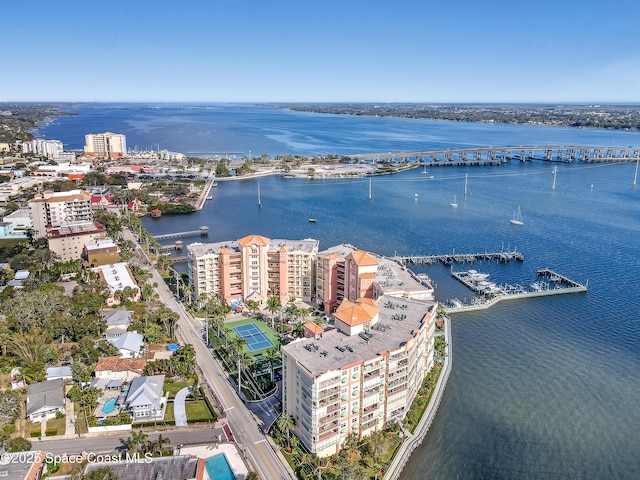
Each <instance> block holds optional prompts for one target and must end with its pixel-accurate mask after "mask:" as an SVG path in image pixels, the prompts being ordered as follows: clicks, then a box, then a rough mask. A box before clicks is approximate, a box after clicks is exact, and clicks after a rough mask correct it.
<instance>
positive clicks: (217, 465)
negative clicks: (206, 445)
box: [204, 453, 236, 480]
mask: <svg viewBox="0 0 640 480" xmlns="http://www.w3.org/2000/svg"><path fill="white" fill-rule="evenodd" d="M204 468H205V470H206V471H207V474H208V475H209V478H210V479H211V480H235V478H236V476H235V475H234V474H233V471H232V470H231V467H230V466H229V462H228V461H227V457H226V455H225V454H224V453H219V454H218V455H216V456H215V457H211V458H209V459H207V461H206V462H204Z"/></svg>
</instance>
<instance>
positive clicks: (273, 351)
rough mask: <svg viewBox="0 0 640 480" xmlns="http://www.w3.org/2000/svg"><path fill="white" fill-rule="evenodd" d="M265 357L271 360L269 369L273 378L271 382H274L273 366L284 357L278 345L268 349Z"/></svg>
mask: <svg viewBox="0 0 640 480" xmlns="http://www.w3.org/2000/svg"><path fill="white" fill-rule="evenodd" d="M265 358H266V359H267V361H268V362H269V370H270V374H271V375H270V378H271V382H272V383H273V370H274V368H273V367H274V365H275V364H276V362H278V361H279V360H280V359H281V358H282V355H281V354H280V352H279V351H278V348H277V347H272V348H270V349H269V350H267V351H266V353H265Z"/></svg>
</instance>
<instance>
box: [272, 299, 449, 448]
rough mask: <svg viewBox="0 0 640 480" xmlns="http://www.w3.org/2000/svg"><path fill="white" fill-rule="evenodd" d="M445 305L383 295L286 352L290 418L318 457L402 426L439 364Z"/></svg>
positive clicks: (348, 310) (346, 310) (353, 305)
mask: <svg viewBox="0 0 640 480" xmlns="http://www.w3.org/2000/svg"><path fill="white" fill-rule="evenodd" d="M436 310H437V303H435V302H433V301H425V300H416V299H412V298H398V297H394V296H388V295H383V296H380V297H378V298H377V299H376V300H374V299H369V298H363V299H358V300H357V301H355V302H352V301H350V300H346V299H344V300H343V301H342V302H341V304H340V306H339V307H338V308H337V310H336V311H335V313H334V315H333V316H334V320H335V328H331V329H328V330H325V331H324V332H318V331H316V332H315V333H314V335H312V336H311V335H310V338H304V339H300V340H297V341H294V342H292V343H289V344H288V345H284V346H283V347H282V349H281V351H282V378H283V387H282V388H283V392H282V399H283V412H284V413H286V414H288V415H291V416H292V417H293V418H294V419H295V427H294V430H293V432H294V433H295V434H296V436H297V437H298V438H299V439H300V441H301V442H302V443H303V444H304V446H305V447H306V448H307V449H308V450H309V451H310V452H311V453H312V454H314V455H317V456H321V457H323V456H329V455H333V454H335V453H337V452H338V451H340V449H341V448H342V446H343V445H344V442H345V441H346V439H347V437H348V436H349V435H350V434H355V435H357V436H358V438H362V437H365V436H367V435H370V434H372V433H374V432H376V431H379V430H382V429H384V428H385V427H387V426H388V425H389V424H390V423H391V422H394V421H401V420H402V419H403V418H404V416H405V415H406V412H407V411H408V409H409V406H410V405H411V403H412V401H413V400H414V398H415V396H416V394H417V392H418V390H419V388H420V386H421V385H422V381H423V380H424V377H425V376H426V374H427V373H428V372H429V370H431V368H432V367H433V364H434V337H435V324H436Z"/></svg>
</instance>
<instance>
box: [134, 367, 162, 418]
mask: <svg viewBox="0 0 640 480" xmlns="http://www.w3.org/2000/svg"><path fill="white" fill-rule="evenodd" d="M163 391H164V375H151V376H148V377H138V378H134V379H133V381H132V382H131V384H130V385H129V392H128V393H127V398H126V399H125V405H126V409H127V411H128V412H129V414H130V415H131V418H132V419H133V420H134V421H136V420H162V419H163V418H164V408H165V405H166V402H167V399H166V398H165V397H163V395H162V394H163Z"/></svg>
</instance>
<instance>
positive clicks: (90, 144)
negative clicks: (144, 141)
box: [84, 132, 127, 160]
mask: <svg viewBox="0 0 640 480" xmlns="http://www.w3.org/2000/svg"><path fill="white" fill-rule="evenodd" d="M84 154H85V155H89V156H96V157H104V158H107V159H109V160H115V159H118V158H121V157H124V156H126V155H127V137H126V136H125V135H122V134H119V133H111V132H106V133H98V134H93V133H90V134H88V135H85V136H84Z"/></svg>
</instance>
